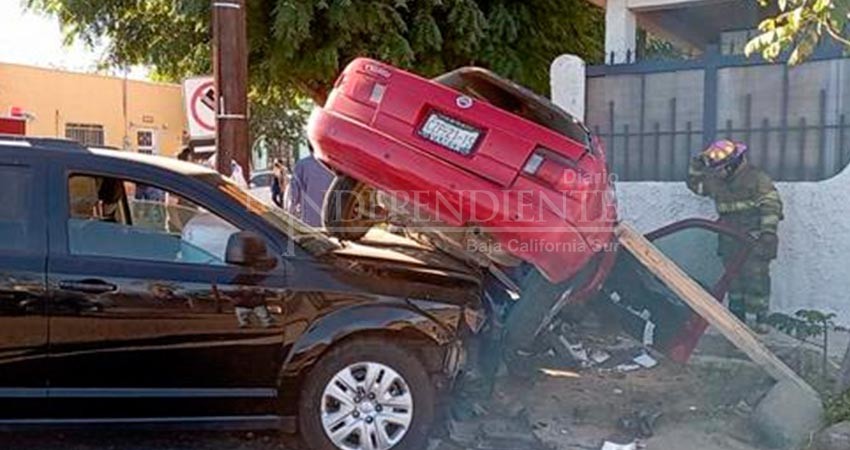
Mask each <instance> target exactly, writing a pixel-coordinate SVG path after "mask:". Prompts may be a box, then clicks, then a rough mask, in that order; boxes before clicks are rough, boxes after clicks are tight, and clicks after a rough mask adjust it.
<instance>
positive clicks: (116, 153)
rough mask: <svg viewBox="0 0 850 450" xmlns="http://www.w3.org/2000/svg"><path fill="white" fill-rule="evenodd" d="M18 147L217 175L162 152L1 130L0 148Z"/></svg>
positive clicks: (184, 173) (185, 172) (195, 173)
mask: <svg viewBox="0 0 850 450" xmlns="http://www.w3.org/2000/svg"><path fill="white" fill-rule="evenodd" d="M21 147H27V148H30V149H32V150H35V151H43V152H60V153H62V154H71V155H73V154H78V155H92V156H98V157H102V158H112V159H118V160H122V161H129V162H135V163H141V164H146V165H150V166H154V167H158V168H161V169H166V170H169V171H172V172H177V173H179V174H182V175H204V174H212V175H217V172H216V171H214V170H212V169H210V168H207V167H205V166H201V165H199V164H193V163H189V162H186V161H181V160H178V159H175V158H168V157H165V156H158V155H146V154H144V153H136V152H129V151H122V150H119V149H115V148H111V147H85V146H83V145H81V144H80V143H78V142H76V141H71V140H67V139H59V138H44V137H29V136H17V135H8V134H0V149H3V148H13V149H16V150H20V148H21Z"/></svg>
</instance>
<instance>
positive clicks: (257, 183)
mask: <svg viewBox="0 0 850 450" xmlns="http://www.w3.org/2000/svg"><path fill="white" fill-rule="evenodd" d="M271 184H272V175H271V174H269V173H263V174H259V175H255V176H254V177H252V178H251V187H267V186H271Z"/></svg>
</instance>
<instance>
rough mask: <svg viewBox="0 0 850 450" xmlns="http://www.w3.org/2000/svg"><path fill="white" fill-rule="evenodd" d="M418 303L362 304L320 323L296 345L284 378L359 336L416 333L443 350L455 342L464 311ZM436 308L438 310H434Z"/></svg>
mask: <svg viewBox="0 0 850 450" xmlns="http://www.w3.org/2000/svg"><path fill="white" fill-rule="evenodd" d="M415 303H416V304H417V306H414V304H413V303H409V302H393V303H377V304H359V305H354V306H351V307H349V308H343V309H340V310H338V311H335V312H333V313H331V314H328V315H326V316H323V317H321V318H319V319H317V320H316V321H315V322H313V323H312V324H311V325H310V327H309V328H308V329H307V331H306V332H305V333H304V334H303V335H302V336H301V337H300V339H299V340H298V341H297V342H296V343H295V344H294V345H293V347H292V349H291V350H290V352H289V354H288V355H287V359H286V363H285V364H284V371H283V374H282V375H283V376H285V377H286V376H294V375H296V374H298V373H301V372H302V371H303V369H304V368H305V367H309V366H311V365H313V364H314V363H315V362H316V360H318V358H319V357H320V356H321V355H322V354H324V352H325V351H326V350H327V349H328V347H330V346H331V345H333V344H334V343H336V342H339V341H340V340H342V339H345V338H346V337H349V336H351V335H354V334H357V333H362V332H370V331H375V332H385V333H386V332H390V333H392V332H399V333H407V332H413V333H415V334H418V335H420V336H422V337H424V338H427V339H429V340H431V341H433V342H434V343H435V344H436V345H441V346H442V345H446V344H448V343H450V342H452V341H453V340H455V338H456V335H457V326H458V324H459V323H460V320H461V317H462V314H463V310H462V308H460V307H456V306H452V305H446V304H442V303H431V302H415ZM429 306H430V307H429ZM432 307H433V308H434V310H431V309H432ZM429 310H431V311H429ZM437 315H439V316H440V318H441V319H438V318H437ZM447 315H449V316H455V317H452V318H451V319H450V320H446V319H449V318H448V317H447Z"/></svg>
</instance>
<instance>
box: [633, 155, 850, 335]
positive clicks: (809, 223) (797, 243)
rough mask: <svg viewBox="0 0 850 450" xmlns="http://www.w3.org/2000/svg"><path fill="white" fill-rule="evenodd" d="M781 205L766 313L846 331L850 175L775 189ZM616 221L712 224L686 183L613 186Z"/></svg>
mask: <svg viewBox="0 0 850 450" xmlns="http://www.w3.org/2000/svg"><path fill="white" fill-rule="evenodd" d="M777 188H778V189H779V192H780V195H781V196H782V200H783V202H784V204H785V220H783V221H782V223H781V224H780V225H779V241H780V245H779V257H778V258H777V259H776V261H774V262H773V266H772V274H771V275H772V280H773V285H772V289H773V296H772V299H771V309H772V310H774V311H782V312H790V313H793V312H795V311H797V310H799V309H801V308H812V309H818V310H822V311H830V312H834V313H836V314H838V322H839V323H841V324H843V325H850V169H847V168H845V169H844V171H843V172H841V173H840V174H839V175H837V176H835V177H833V178H831V179H829V180H826V181H820V182H814V183H809V182H805V183H804V182H794V183H777ZM617 194H618V195H617V196H618V199H619V202H620V218H621V219H623V220H627V221H629V222H631V223H632V224H634V225H635V226H636V227H637V228H638V229H640V230H642V231H651V230H653V229H656V228H658V227H660V226H662V225H665V224H668V223H671V222H674V221H677V220H682V219H686V218H689V217H707V218H716V214H715V212H714V206H713V204H712V202H711V200H709V199H705V198H701V197H698V196H696V195H694V194H692V193H691V192H690V191H689V190H688V189H687V188H686V187H685V183H673V182H626V183H618V185H617Z"/></svg>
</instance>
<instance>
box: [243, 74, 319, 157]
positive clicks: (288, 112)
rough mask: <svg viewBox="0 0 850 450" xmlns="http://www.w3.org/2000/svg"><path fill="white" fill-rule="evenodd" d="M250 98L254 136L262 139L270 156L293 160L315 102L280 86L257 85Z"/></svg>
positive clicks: (250, 124)
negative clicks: (293, 152) (261, 86)
mask: <svg viewBox="0 0 850 450" xmlns="http://www.w3.org/2000/svg"><path fill="white" fill-rule="evenodd" d="M248 100H249V102H250V105H251V106H250V107H251V114H250V115H251V120H250V121H249V128H250V133H251V136H254V137H255V138H256V139H263V141H264V142H265V144H266V145H268V146H269V149H270V154H269V156H270V157H271V158H281V159H283V160H284V161H291V157H292V151H293V150H295V149H297V148H298V146H299V145H300V144H301V143H302V142H303V140H304V139H305V136H304V126H305V125H306V123H307V116H308V115H309V112H310V109H311V106H312V102H311V101H309V100H305V99H303V98H300V97H298V96H294V95H293V92H292V91H287V90H283V89H280V88H279V87H277V86H267V87H265V88H263V89H259V88H257V87H254V88H252V89H251V91H250V92H249V93H248Z"/></svg>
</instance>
